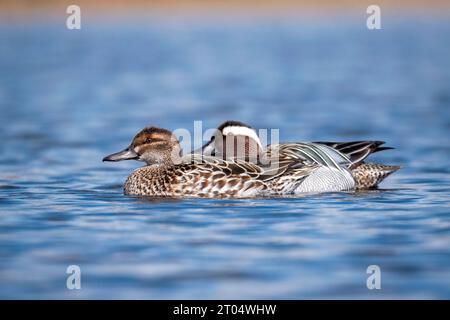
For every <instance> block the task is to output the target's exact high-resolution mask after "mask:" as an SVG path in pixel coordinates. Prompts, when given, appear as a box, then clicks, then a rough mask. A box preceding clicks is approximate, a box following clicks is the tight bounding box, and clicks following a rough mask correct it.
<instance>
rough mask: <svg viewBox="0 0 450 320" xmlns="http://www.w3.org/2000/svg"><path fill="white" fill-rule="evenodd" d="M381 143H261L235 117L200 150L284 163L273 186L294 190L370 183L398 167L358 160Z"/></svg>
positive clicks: (226, 156)
mask: <svg viewBox="0 0 450 320" xmlns="http://www.w3.org/2000/svg"><path fill="white" fill-rule="evenodd" d="M230 140H232V142H233V143H229V142H230ZM383 144H384V142H383V141H352V142H309V143H305V142H296V143H283V144H274V145H268V146H267V148H266V149H264V148H263V147H262V145H261V141H260V139H259V137H258V135H257V133H256V131H255V129H254V128H252V127H251V126H249V125H247V124H245V123H242V122H239V121H226V122H224V123H223V124H221V125H220V126H219V127H218V128H217V130H216V133H215V134H214V135H213V136H212V137H211V140H210V141H209V142H208V143H206V144H205V145H204V146H203V147H202V150H201V152H202V153H203V154H207V155H212V156H215V157H220V158H223V159H229V158H230V157H231V158H234V159H245V160H246V161H249V160H250V161H256V163H261V162H264V160H265V161H271V160H272V159H278V164H279V165H280V166H281V167H285V166H289V169H288V170H281V171H282V172H283V174H282V175H278V176H277V177H276V178H275V179H276V180H277V182H278V183H277V184H276V185H277V186H278V187H279V188H280V187H281V189H278V190H276V191H277V192H279V193H282V194H286V193H294V194H298V193H303V192H329V191H344V190H353V189H369V188H374V187H376V186H377V185H378V184H379V183H380V182H381V181H382V180H384V179H385V178H386V177H387V176H388V175H390V174H391V173H393V172H395V171H397V170H398V169H399V168H400V167H399V166H389V165H382V164H376V163H365V162H364V160H365V159H366V158H367V157H368V156H369V155H370V154H372V153H375V152H379V151H382V150H388V149H392V148H390V147H382V146H381V145H383ZM230 146H231V148H230ZM293 169H295V170H293ZM300 169H303V171H302V170H300ZM299 172H302V173H301V174H300V176H298V174H299ZM294 173H295V174H294ZM292 184H293V185H294V187H293V186H292Z"/></svg>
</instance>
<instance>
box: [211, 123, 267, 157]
mask: <svg viewBox="0 0 450 320" xmlns="http://www.w3.org/2000/svg"><path fill="white" fill-rule="evenodd" d="M262 151H263V147H262V144H261V141H260V139H259V137H258V135H257V133H256V130H255V129H254V128H252V127H251V126H249V125H247V124H245V123H243V122H240V121H225V122H224V123H222V124H221V125H220V126H219V127H218V128H217V130H216V132H215V133H214V135H213V136H212V137H211V139H210V141H208V142H207V143H206V144H205V145H204V146H203V147H202V153H203V154H204V155H212V156H216V157H221V158H235V159H236V158H239V159H245V160H247V161H248V160H256V159H258V156H259V155H261V154H262Z"/></svg>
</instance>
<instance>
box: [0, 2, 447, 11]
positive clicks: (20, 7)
mask: <svg viewBox="0 0 450 320" xmlns="http://www.w3.org/2000/svg"><path fill="white" fill-rule="evenodd" d="M70 4H76V5H79V6H81V7H83V8H84V9H86V8H88V9H90V10H96V11H98V12H99V13H104V14H108V13H111V12H112V13H120V12H123V11H135V10H137V11H140V12H141V13H145V12H147V11H146V10H148V12H152V11H168V12H178V13H184V12H201V11H224V10H229V11H246V12H249V13H258V12H266V11H270V12H277V11H282V12H286V11H289V10H290V9H305V10H333V11H334V10H349V9H358V8H366V7H367V6H368V5H371V4H376V5H379V6H381V7H389V8H390V9H395V10H405V11H411V10H420V11H421V10H427V9H432V10H436V9H437V10H439V11H440V10H443V11H444V12H449V9H450V1H448V0H428V1H426V0H408V1H394V0H375V1H374V0H370V1H369V0H362V1H357V0H334V1H333V0H318V1H313V0H149V1H144V0H92V1H88V0H71V1H64V0H62V1H58V0H1V1H0V12H2V13H3V14H5V13H6V14H14V13H24V12H27V13H28V12H48V13H52V12H60V11H61V10H65V8H66V7H67V6H68V5H70ZM142 10H143V12H142Z"/></svg>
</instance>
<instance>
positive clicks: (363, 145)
mask: <svg viewBox="0 0 450 320" xmlns="http://www.w3.org/2000/svg"><path fill="white" fill-rule="evenodd" d="M314 143H316V144H321V145H325V146H328V147H330V148H333V149H334V150H336V151H338V152H340V153H341V154H343V155H345V156H346V157H347V158H349V159H350V161H351V162H352V167H354V166H357V165H359V164H361V163H362V162H363V161H364V160H365V159H366V158H367V157H368V156H369V155H370V154H372V153H375V152H379V151H383V150H389V149H393V148H391V147H381V145H383V144H384V143H385V142H384V141H350V142H326V141H321V142H314Z"/></svg>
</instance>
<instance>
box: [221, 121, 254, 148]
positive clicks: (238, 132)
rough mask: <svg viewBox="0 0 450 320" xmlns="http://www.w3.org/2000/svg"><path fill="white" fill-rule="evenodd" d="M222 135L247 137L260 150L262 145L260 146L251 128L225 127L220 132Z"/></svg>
mask: <svg viewBox="0 0 450 320" xmlns="http://www.w3.org/2000/svg"><path fill="white" fill-rule="evenodd" d="M222 134H223V135H224V136H226V135H229V134H231V135H234V136H246V137H249V138H250V139H253V140H254V141H255V142H256V143H257V144H258V146H259V147H260V148H261V149H262V148H263V147H262V145H261V141H260V140H259V137H258V135H257V134H256V131H255V130H254V129H252V128H247V127H239V126H229V127H225V128H223V130H222Z"/></svg>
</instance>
